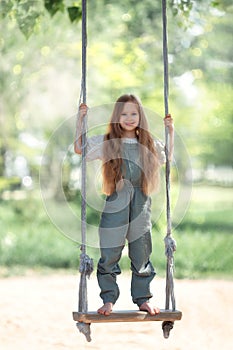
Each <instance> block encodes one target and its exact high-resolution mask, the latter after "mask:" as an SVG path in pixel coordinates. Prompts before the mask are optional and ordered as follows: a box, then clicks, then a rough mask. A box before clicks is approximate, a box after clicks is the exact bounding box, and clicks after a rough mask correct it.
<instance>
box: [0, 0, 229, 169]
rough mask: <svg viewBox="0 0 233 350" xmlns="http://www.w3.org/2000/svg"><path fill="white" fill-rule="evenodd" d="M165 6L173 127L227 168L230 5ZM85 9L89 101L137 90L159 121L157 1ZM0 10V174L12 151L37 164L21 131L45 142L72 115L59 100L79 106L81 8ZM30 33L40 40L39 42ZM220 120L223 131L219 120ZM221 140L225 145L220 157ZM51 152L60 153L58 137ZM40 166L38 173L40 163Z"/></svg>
mask: <svg viewBox="0 0 233 350" xmlns="http://www.w3.org/2000/svg"><path fill="white" fill-rule="evenodd" d="M168 4H169V6H170V9H171V11H168V32H169V33H168V34H169V35H168V36H169V63H170V65H169V71H170V101H171V102H170V103H171V110H172V111H173V114H174V115H175V118H176V125H177V129H178V128H179V130H181V133H182V135H183V136H184V137H185V142H186V143H187V145H188V147H189V152H190V154H191V155H192V156H193V157H198V158H199V159H200V161H203V162H204V163H202V165H203V164H207V163H208V161H209V162H212V163H215V164H229V158H231V155H230V150H231V147H230V146H231V144H232V143H231V141H230V140H231V139H232V138H231V136H230V135H231V130H232V127H231V125H232V121H231V115H232V114H231V109H230V105H231V91H232V85H231V84H232V83H231V82H232V68H231V67H232V57H233V55H232V51H231V50H232V49H231V46H230V45H229V43H230V42H231V29H232V24H231V16H232V2H231V1H230V0H224V1H210V0H208V1H204V0H200V1H188V0H186V1H185V0H179V1H172V0H170V1H168ZM88 5H89V6H88V16H89V21H88V31H89V35H88V87H89V91H88V99H89V101H90V104H91V105H99V104H102V103H106V101H108V102H109V100H110V101H112V100H113V99H115V98H116V96H118V95H119V94H121V93H122V92H125V91H133V92H134V93H137V94H138V95H140V97H141V98H142V100H143V103H144V104H146V105H147V106H148V107H151V108H153V110H156V111H157V112H158V113H159V114H161V115H163V97H162V94H163V89H162V85H163V64H162V43H161V40H162V28H161V2H160V1H158V2H155V1H153V0H145V1H143V2H142V1H136V2H135V1H133V0H118V1H117V2H116V1H113V0H98V1H88ZM0 10H1V24H2V28H1V38H0V47H1V53H2V62H1V66H0V83H1V85H0V96H1V97H0V109H1V116H0V123H1V125H0V133H1V140H0V149H1V151H0V153H1V162H0V175H1V174H3V173H4V161H5V157H4V155H5V154H6V153H7V151H9V150H11V151H12V152H14V153H16V152H22V153H24V154H26V155H28V158H29V159H30V161H31V163H32V164H31V166H32V167H33V161H32V158H33V157H34V155H35V153H36V154H40V153H41V149H37V150H35V149H34V150H33V149H32V147H31V146H27V145H26V144H25V142H23V141H22V133H25V132H26V133H29V134H32V135H33V136H34V137H36V138H38V139H42V140H44V141H45V140H47V139H48V138H49V137H50V136H49V135H51V133H52V130H53V129H54V128H55V126H56V125H57V124H58V121H60V120H61V119H62V118H64V111H66V113H68V115H70V110H69V109H68V108H67V107H64V105H61V103H62V101H63V100H64V101H67V104H68V103H69V102H70V101H71V100H73V101H75V100H76V96H75V95H76V91H75V89H76V86H77V82H79V81H80V72H79V68H80V56H81V55H80V40H81V34H80V21H79V20H80V18H81V1H71V0H70V1H69V0H59V1H54V0H53V1H52V0H48V1H47V0H45V1H29V0H9V1H5V0H3V1H1V2H0ZM103 14H104V15H103ZM50 15H51V16H50ZM173 15H174V16H173ZM49 16H50V17H51V18H50V17H49ZM69 19H70V20H71V21H75V22H76V23H75V25H70V23H69ZM78 21H79V22H78ZM17 27H19V28H20V31H21V32H22V33H23V34H24V36H26V37H27V38H28V40H27V41H26V40H25V39H24V37H23V35H20V32H19V31H17ZM32 33H37V36H36V40H35V36H33V35H32ZM62 74H63V75H62ZM61 75H62V76H61ZM223 84H224V88H221V87H222V85H223ZM59 88H60V90H59ZM51 91H53V93H54V96H55V97H53V98H51V96H50V93H51ZM216 91H218V93H216ZM45 95H47V96H45ZM48 95H49V96H48ZM58 96H59V98H58ZM60 96H61V97H62V98H60ZM216 99H217V100H218V103H215V102H216ZM223 101H224V104H223ZM48 106H49V107H48ZM66 106H67V105H66ZM226 106H228V107H227V111H225V112H224V113H223V110H224V108H226ZM53 108H54V109H53ZM62 113H63V115H62ZM52 114H53V115H56V118H54V119H52ZM220 115H221V118H223V120H222V122H221V125H220V123H217V121H216V118H215V117H216V116H217V118H218V119H219V116H220ZM214 120H215V122H213V121H214ZM210 125H211V127H210ZM225 128H228V130H227V132H226V133H225V132H224V131H225ZM220 135H221V136H220ZM210 139H211V142H209V140H210ZM217 140H218V142H216V141H217ZM220 140H222V141H223V140H225V141H223V142H221V147H222V151H221V152H217V150H216V148H215V146H216V144H218V143H219V142H220ZM71 142H72V141H71ZM224 144H225V146H224V147H223V145H224ZM210 145H212V146H211V147H210ZM54 149H55V152H54V153H56V152H57V153H59V152H58V150H59V140H57V145H54ZM178 156H179V152H178ZM34 168H35V170H34V172H35V173H36V171H37V170H38V165H35V166H34Z"/></svg>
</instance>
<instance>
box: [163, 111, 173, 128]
mask: <svg viewBox="0 0 233 350" xmlns="http://www.w3.org/2000/svg"><path fill="white" fill-rule="evenodd" d="M163 120H164V125H165V126H167V127H168V128H169V132H172V131H173V130H174V123H173V119H172V117H171V115H170V114H168V115H167V116H166V117H165V118H164V119H163Z"/></svg>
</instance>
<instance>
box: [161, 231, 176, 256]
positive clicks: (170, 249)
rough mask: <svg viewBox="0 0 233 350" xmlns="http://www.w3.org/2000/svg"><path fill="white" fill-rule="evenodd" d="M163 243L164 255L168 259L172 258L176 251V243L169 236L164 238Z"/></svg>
mask: <svg viewBox="0 0 233 350" xmlns="http://www.w3.org/2000/svg"><path fill="white" fill-rule="evenodd" d="M164 242H165V255H166V256H167V257H168V258H169V257H173V253H174V252H175V251H176V241H175V240H174V238H173V237H172V236H171V235H169V236H166V237H165V238H164Z"/></svg>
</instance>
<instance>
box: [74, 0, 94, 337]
mask: <svg viewBox="0 0 233 350" xmlns="http://www.w3.org/2000/svg"><path fill="white" fill-rule="evenodd" d="M86 62H87V6H86V0H82V80H81V91H80V98H79V105H80V104H81V102H82V103H85V104H86V95H87V93H86V90H87V89H86V75H87V74H86V70H87V69H86V66H87V64H86ZM78 117H79V115H78ZM77 119H78V118H77ZM86 141H87V118H86V117H85V118H83V121H82V172H81V174H82V180H81V195H82V201H81V237H82V244H81V247H80V250H81V254H80V264H79V272H80V274H81V276H80V282H79V304H78V310H79V312H87V310H88V298H87V277H88V278H89V277H90V275H91V273H92V271H93V260H92V259H91V258H90V257H89V256H88V255H87V254H86V153H87V142H86ZM76 325H77V328H78V329H79V331H80V332H81V333H83V334H84V335H85V336H86V339H87V341H89V342H90V341H91V337H90V335H91V329H90V324H88V323H83V322H78V323H76Z"/></svg>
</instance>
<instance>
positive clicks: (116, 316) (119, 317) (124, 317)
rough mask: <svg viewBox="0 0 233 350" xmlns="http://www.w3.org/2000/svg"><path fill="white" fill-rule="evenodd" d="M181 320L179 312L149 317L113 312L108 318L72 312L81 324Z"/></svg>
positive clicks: (161, 313) (126, 312) (75, 319)
mask: <svg viewBox="0 0 233 350" xmlns="http://www.w3.org/2000/svg"><path fill="white" fill-rule="evenodd" d="M181 318H182V312H181V311H177V310H175V311H171V310H160V313H159V314H156V315H153V316H152V315H150V314H149V313H148V312H146V311H138V310H135V311H131V310H130V311H128V310H127V311H114V312H112V313H111V314H110V315H109V316H105V315H100V314H98V313H97V312H94V311H89V312H86V313H84V312H73V319H74V321H77V322H83V323H105V322H144V321H171V322H174V321H179V320H181Z"/></svg>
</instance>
